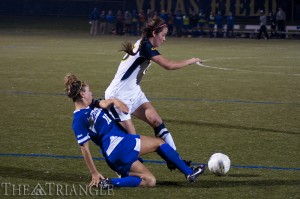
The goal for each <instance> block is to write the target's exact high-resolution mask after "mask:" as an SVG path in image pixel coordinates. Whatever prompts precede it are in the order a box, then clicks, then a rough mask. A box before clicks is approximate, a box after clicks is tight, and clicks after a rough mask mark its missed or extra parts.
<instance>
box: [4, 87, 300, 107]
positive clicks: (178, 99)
mask: <svg viewBox="0 0 300 199" xmlns="http://www.w3.org/2000/svg"><path fill="white" fill-rule="evenodd" d="M0 93H9V94H16V95H49V96H66V95H65V94H64V93H47V92H31V91H7V90H0ZM94 94H95V96H96V95H98V94H97V92H94ZM149 99H150V100H169V101H200V102H223V103H244V104H295V105H299V104H300V103H298V102H280V101H277V102H276V101H250V100H235V99H205V98H175V97H149Z"/></svg>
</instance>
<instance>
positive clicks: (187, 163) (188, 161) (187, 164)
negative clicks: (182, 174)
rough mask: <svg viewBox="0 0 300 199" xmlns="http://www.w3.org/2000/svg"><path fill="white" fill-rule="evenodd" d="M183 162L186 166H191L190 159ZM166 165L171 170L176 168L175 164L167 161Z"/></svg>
mask: <svg viewBox="0 0 300 199" xmlns="http://www.w3.org/2000/svg"><path fill="white" fill-rule="evenodd" d="M183 161H184V163H185V164H186V166H188V167H191V166H192V161H191V160H183ZM167 167H168V169H170V170H171V171H173V170H176V168H177V167H176V166H175V165H174V164H172V163H170V162H167Z"/></svg>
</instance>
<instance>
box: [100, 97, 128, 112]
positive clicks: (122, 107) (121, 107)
mask: <svg viewBox="0 0 300 199" xmlns="http://www.w3.org/2000/svg"><path fill="white" fill-rule="evenodd" d="M112 105H114V106H115V107H116V108H118V109H119V110H120V111H122V112H124V113H128V111H129V110H128V107H127V105H126V104H124V103H123V102H122V101H120V100H119V99H117V98H112V99H107V100H101V101H100V102H99V106H100V107H101V108H105V109H108V108H109V107H111V106H112Z"/></svg>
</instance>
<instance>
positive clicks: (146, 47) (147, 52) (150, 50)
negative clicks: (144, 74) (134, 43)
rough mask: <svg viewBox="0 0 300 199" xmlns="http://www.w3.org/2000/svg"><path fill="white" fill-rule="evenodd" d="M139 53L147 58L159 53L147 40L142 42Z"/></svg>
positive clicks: (149, 58)
mask: <svg viewBox="0 0 300 199" xmlns="http://www.w3.org/2000/svg"><path fill="white" fill-rule="evenodd" d="M140 55H141V56H143V57H145V58H146V59H147V60H151V58H152V57H154V56H156V55H160V53H159V52H158V50H157V49H156V48H155V47H154V46H153V45H152V44H151V43H150V41H149V40H146V41H144V42H143V44H142V46H141V52H140Z"/></svg>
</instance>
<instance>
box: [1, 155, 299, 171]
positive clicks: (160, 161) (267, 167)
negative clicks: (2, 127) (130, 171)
mask: <svg viewBox="0 0 300 199" xmlns="http://www.w3.org/2000/svg"><path fill="white" fill-rule="evenodd" d="M0 157H44V158H56V159H83V156H65V155H51V154H24V153H23V154H21V153H0ZM93 159H94V160H100V161H105V158H93ZM143 161H144V162H145V163H150V164H166V162H165V161H162V160H147V159H143ZM193 164H194V165H200V164H203V163H197V162H193ZM205 165H206V166H207V164H205ZM231 167H232V168H238V169H268V170H284V171H300V168H290V167H277V166H261V165H231Z"/></svg>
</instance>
